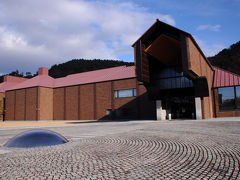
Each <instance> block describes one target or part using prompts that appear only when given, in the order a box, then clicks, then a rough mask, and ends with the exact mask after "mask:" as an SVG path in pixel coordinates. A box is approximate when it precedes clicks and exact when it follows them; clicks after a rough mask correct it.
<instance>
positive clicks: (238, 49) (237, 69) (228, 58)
mask: <svg viewBox="0 0 240 180" xmlns="http://www.w3.org/2000/svg"><path fill="white" fill-rule="evenodd" d="M208 59H209V60H210V62H211V64H212V65H214V66H217V67H220V68H222V69H226V70H228V71H231V72H233V73H236V74H239V75H240V41H239V42H237V43H235V44H233V45H231V46H230V47H229V48H228V49H223V50H222V51H220V52H219V53H218V54H216V55H215V56H213V57H209V58H208Z"/></svg>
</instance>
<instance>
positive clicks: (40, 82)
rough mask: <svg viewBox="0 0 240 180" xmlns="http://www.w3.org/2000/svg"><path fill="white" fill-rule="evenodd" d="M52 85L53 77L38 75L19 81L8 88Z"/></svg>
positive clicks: (50, 86)
mask: <svg viewBox="0 0 240 180" xmlns="http://www.w3.org/2000/svg"><path fill="white" fill-rule="evenodd" d="M36 86H41V87H49V88H53V87H54V79H53V78H52V77H50V76H48V75H38V76H35V77H33V78H31V79H28V80H26V81H24V82H22V83H19V84H17V85H15V86H13V87H11V88H9V89H8V90H14V89H23V88H29V87H36Z"/></svg>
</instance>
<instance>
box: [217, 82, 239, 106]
mask: <svg viewBox="0 0 240 180" xmlns="http://www.w3.org/2000/svg"><path fill="white" fill-rule="evenodd" d="M234 89H235V87H225V88H218V99H219V109H220V110H231V109H235V108H236V106H235V93H234V91H235V90H234Z"/></svg>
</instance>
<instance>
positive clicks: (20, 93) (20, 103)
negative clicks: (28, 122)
mask: <svg viewBox="0 0 240 180" xmlns="http://www.w3.org/2000/svg"><path fill="white" fill-rule="evenodd" d="M15 93H16V99H15V120H25V89H20V90H16V91H15Z"/></svg>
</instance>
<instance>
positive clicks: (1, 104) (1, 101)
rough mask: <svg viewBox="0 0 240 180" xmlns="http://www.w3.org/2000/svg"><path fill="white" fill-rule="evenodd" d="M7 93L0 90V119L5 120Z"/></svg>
mask: <svg viewBox="0 0 240 180" xmlns="http://www.w3.org/2000/svg"><path fill="white" fill-rule="evenodd" d="M4 98H5V94H4V93H1V92H0V121H2V120H3V113H4Z"/></svg>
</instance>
